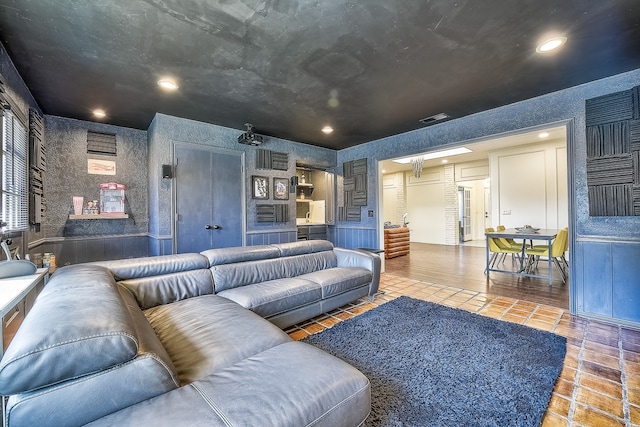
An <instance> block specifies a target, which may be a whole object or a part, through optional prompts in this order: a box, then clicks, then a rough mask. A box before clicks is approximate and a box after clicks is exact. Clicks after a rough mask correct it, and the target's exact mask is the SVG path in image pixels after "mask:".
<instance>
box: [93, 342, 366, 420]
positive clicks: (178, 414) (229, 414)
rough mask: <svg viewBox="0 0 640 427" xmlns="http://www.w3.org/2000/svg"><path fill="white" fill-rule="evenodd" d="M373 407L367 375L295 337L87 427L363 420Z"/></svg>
mask: <svg viewBox="0 0 640 427" xmlns="http://www.w3.org/2000/svg"><path fill="white" fill-rule="evenodd" d="M313 367H322V369H313ZM370 407H371V389H370V385H369V380H368V379H367V377H365V376H364V375H363V374H362V373H360V372H359V371H358V370H356V369H355V368H354V367H352V366H350V365H348V364H347V363H345V362H343V361H342V360H340V359H338V358H336V357H334V356H331V355H330V354H328V353H325V352H323V351H321V350H319V349H317V348H315V347H313V346H310V345H307V344H304V343H301V342H289V343H285V344H282V345H278V346H276V347H273V348H270V349H268V350H266V351H264V352H261V353H257V354H255V355H254V356H252V357H249V358H247V359H245V360H242V361H239V362H238V363H236V364H234V365H232V366H229V367H227V368H226V369H223V370H220V371H216V372H214V373H213V374H211V375H209V376H207V377H206V378H203V379H201V380H199V381H195V382H194V383H192V384H190V385H188V386H185V387H181V388H179V389H177V390H173V391H170V392H169V393H166V394H164V395H161V396H158V397H155V398H153V399H151V400H149V401H147V402H142V403H140V404H138V405H134V406H131V407H129V408H125V409H123V410H121V411H119V412H116V413H115V414H111V415H109V416H107V417H105V418H102V419H100V420H97V421H96V422H94V423H92V424H89V425H90V426H91V427H107V426H109V427H110V426H116V425H117V426H119V427H134V426H141V425H144V426H146V425H151V426H157V427H159V426H183V425H189V426H195V425H206V426H279V427H298V426H314V427H325V426H326V427H336V426H357V425H362V423H363V422H364V420H365V419H366V418H367V415H368V414H369V408H370Z"/></svg>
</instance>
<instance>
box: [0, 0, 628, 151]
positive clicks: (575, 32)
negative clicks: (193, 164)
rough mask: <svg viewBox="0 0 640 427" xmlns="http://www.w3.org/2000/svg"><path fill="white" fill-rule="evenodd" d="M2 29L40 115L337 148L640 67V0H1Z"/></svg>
mask: <svg viewBox="0 0 640 427" xmlns="http://www.w3.org/2000/svg"><path fill="white" fill-rule="evenodd" d="M549 32H557V33H562V34H563V35H565V36H566V37H567V38H568V41H567V43H566V45H565V46H563V47H562V48H561V49H560V50H559V51H558V52H556V53H554V54H548V55H540V54H536V53H535V47H536V44H537V43H538V42H539V40H540V38H541V37H543V36H544V35H545V34H547V33H549ZM0 41H1V42H2V43H3V44H4V46H5V48H6V49H7V51H8V53H9V55H10V57H11V58H12V60H13V61H14V63H15V65H16V67H17V69H18V71H19V72H20V74H21V76H22V77H23V79H24V80H25V82H26V83H27V85H28V86H29V87H30V89H31V91H32V93H33V95H34V97H35V98H36V100H37V101H38V103H39V105H40V106H41V108H42V109H43V111H44V112H45V113H46V114H51V115H58V116H63V117H71V118H77V119H81V120H94V119H93V118H92V116H91V110H92V109H94V108H97V107H101V108H103V109H104V110H106V111H107V114H108V116H107V117H106V118H105V119H104V120H103V121H105V122H107V123H111V124H115V125H119V126H125V127H132V128H138V129H147V127H148V126H149V124H150V122H151V120H152V118H153V116H154V114H155V113H156V112H161V113H166V114H171V115H175V116H179V117H185V118H189V119H194V120H200V121H204V122H209V123H214V124H217V125H221V126H227V127H231V128H236V129H238V130H239V134H240V133H241V131H243V130H244V129H245V127H244V123H246V122H250V123H252V124H253V125H254V126H255V131H256V132H257V133H260V134H263V135H270V136H276V137H279V138H284V139H290V140H294V141H298V142H304V143H308V144H313V145H319V146H324V147H329V148H334V149H340V148H345V147H349V146H353V145H357V144H360V143H364V142H367V141H371V140H375V139H379V138H382V137H385V136H389V135H393V134H398V133H402V132H406V131H410V130H413V129H417V128H421V127H424V125H423V124H422V123H420V122H419V119H422V118H425V117H428V116H431V115H434V114H437V113H441V112H444V113H447V114H448V115H449V116H451V118H453V119H455V118H458V117H462V116H466V115H469V114H472V113H475V112H478V111H483V110H486V109H490V108H494V107H498V106H501V105H506V104H510V103H513V102H517V101H520V100H524V99H528V98H531V97H534V96H538V95H542V94H545V93H549V92H553V91H557V90H561V89H564V88H567V87H570V86H575V85H578V84H581V83H585V82H588V81H592V80H596V79H600V78H603V77H607V76H610V75H615V74H619V73H621V72H625V71H629V70H633V69H637V68H640V1H638V0H606V1H585V0H563V1H557V0H482V1H472V0H460V1H445V0H432V1H426V0H395V1H389V0H366V1H360V2H355V1H344V0H331V1H317V0H315V1H311V0H243V1H239V0H225V1H208V0H195V1H182V0H145V1H134V0H130V1H126V2H124V1H116V0H102V1H86V0H47V1H42V0H0ZM163 76H173V77H175V78H176V79H177V81H178V83H179V85H180V89H179V90H178V91H177V92H175V93H166V92H163V91H161V90H160V89H159V88H158V87H157V85H156V81H157V80H158V79H159V78H160V77H163ZM325 125H331V126H332V127H333V128H334V129H335V132H334V133H333V134H332V135H329V136H327V135H324V134H323V133H322V132H320V129H321V128H322V127H323V126H325Z"/></svg>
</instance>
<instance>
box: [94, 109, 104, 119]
mask: <svg viewBox="0 0 640 427" xmlns="http://www.w3.org/2000/svg"><path fill="white" fill-rule="evenodd" d="M93 115H94V117H97V118H99V119H104V118H105V117H107V113H105V111H104V110H101V109H99V108H97V109H95V110H93Z"/></svg>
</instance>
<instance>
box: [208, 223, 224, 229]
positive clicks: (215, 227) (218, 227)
mask: <svg viewBox="0 0 640 427" xmlns="http://www.w3.org/2000/svg"><path fill="white" fill-rule="evenodd" d="M212 228H213V229H214V230H220V229H221V228H222V227H220V226H219V225H218V224H216V225H209V224H207V225H205V226H204V229H205V230H211V229H212Z"/></svg>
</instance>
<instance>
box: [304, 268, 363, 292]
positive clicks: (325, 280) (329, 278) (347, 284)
mask: <svg viewBox="0 0 640 427" xmlns="http://www.w3.org/2000/svg"><path fill="white" fill-rule="evenodd" d="M372 277H373V275H372V274H371V271H369V270H367V269H365V268H358V267H349V268H344V267H336V268H329V269H326V270H319V271H314V272H313V273H308V274H304V275H302V276H298V279H305V280H310V281H312V282H315V283H317V284H319V285H320V287H321V289H322V298H323V299H324V298H329V297H332V296H334V295H338V294H341V293H343V292H346V291H349V290H351V289H354V288H357V287H358V286H362V285H368V284H369V283H371V279H372Z"/></svg>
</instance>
